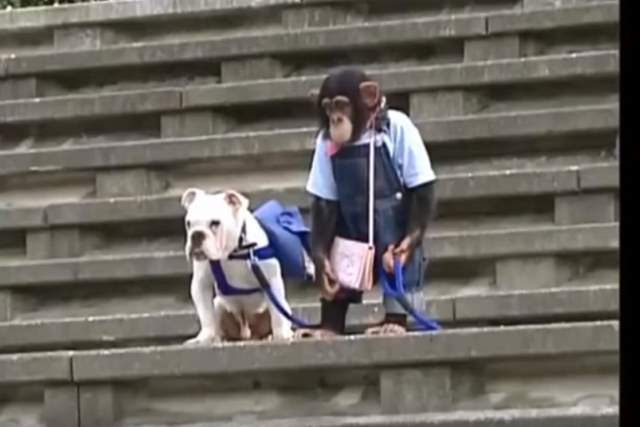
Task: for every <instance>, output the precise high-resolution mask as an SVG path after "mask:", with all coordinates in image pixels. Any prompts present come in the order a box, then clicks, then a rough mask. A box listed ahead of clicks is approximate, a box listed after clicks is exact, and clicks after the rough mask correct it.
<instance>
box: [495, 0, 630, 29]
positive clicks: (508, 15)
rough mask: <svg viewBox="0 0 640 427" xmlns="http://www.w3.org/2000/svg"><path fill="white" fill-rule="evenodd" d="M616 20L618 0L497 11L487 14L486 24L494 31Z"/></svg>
mask: <svg viewBox="0 0 640 427" xmlns="http://www.w3.org/2000/svg"><path fill="white" fill-rule="evenodd" d="M525 1H526V0H525ZM619 21H620V6H619V2H618V1H605V2H599V3H598V4H591V5H580V6H568V7H564V8H563V7H556V8H553V9H551V10H544V9H543V10H524V11H518V12H499V13H495V14H491V15H489V16H488V17H487V28H488V33H489V34H497V33H515V32H521V31H530V30H532V29H535V30H537V31H541V30H546V29H563V28H567V27H573V26H576V25H584V26H589V25H603V24H617V23H618V22H619Z"/></svg>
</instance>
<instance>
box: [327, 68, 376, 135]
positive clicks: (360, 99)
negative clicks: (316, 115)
mask: <svg viewBox="0 0 640 427" xmlns="http://www.w3.org/2000/svg"><path fill="white" fill-rule="evenodd" d="M316 100H317V101H316V102H317V105H318V107H319V110H320V126H321V128H322V129H323V130H325V131H327V132H328V134H329V137H330V138H331V141H332V142H333V143H335V144H339V145H342V144H346V143H349V142H354V141H356V140H357V139H358V138H359V137H360V136H361V134H362V132H363V131H364V130H365V129H366V127H367V125H368V121H369V118H370V117H371V115H372V113H373V112H374V111H375V109H376V107H377V106H378V105H379V103H380V89H379V86H378V84H377V83H375V82H373V81H371V80H370V79H369V78H368V77H367V76H366V74H364V73H363V72H362V71H359V70H356V69H343V70H340V71H337V72H334V73H332V74H330V75H329V76H328V77H327V78H326V79H325V80H324V82H323V83H322V86H321V88H320V92H319V94H318V95H317V98H316Z"/></svg>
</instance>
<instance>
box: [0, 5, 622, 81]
mask: <svg viewBox="0 0 640 427" xmlns="http://www.w3.org/2000/svg"><path fill="white" fill-rule="evenodd" d="M414 16H415V15H414ZM552 17H553V18H552ZM551 22H552V23H553V24H551V25H550V23H551ZM618 22H619V21H618V3H617V2H602V3H601V4H598V3H596V4H593V5H582V6H574V7H568V8H560V9H548V10H540V11H533V12H532V11H517V12H511V13H506V14H505V13H502V12H499V13H498V15H497V16H493V14H492V13H488V14H482V13H477V14H460V15H454V16H451V15H446V16H437V17H426V18H418V19H416V18H415V17H414V18H413V19H412V17H410V16H408V17H405V19H397V20H390V21H387V22H385V21H378V22H367V23H363V24H355V25H341V26H336V27H331V28H311V29H304V30H296V31H295V32H293V33H290V31H286V30H285V31H277V30H276V31H266V32H262V33H257V34H250V35H243V36H231V37H214V38H209V39H204V40H197V39H196V40H186V41H177V42H166V41H165V42H164V43H163V42H154V43H137V44H131V45H126V44H125V45H123V46H117V45H116V46H113V47H105V48H101V49H79V50H78V49H76V50H75V51H74V50H62V51H60V50H58V51H55V50H54V51H51V52H44V53H36V54H28V55H19V56H10V57H8V58H6V59H5V60H4V75H6V76H17V75H33V74H42V73H49V72H60V71H70V70H74V71H76V70H83V69H96V68H106V67H125V66H139V65H152V64H164V63H167V62H174V63H175V62H186V61H189V62H194V61H204V60H206V61H211V60H212V59H214V60H224V59H238V58H243V57H244V58H246V57H256V56H257V57H265V56H271V57H273V56H275V57H277V56H287V55H292V54H294V53H295V54H297V55H301V54H306V53H317V52H327V51H336V50H352V49H363V48H374V47H377V46H381V45H382V46H398V45H402V44H409V43H413V44H415V43H422V44H428V43H433V42H437V41H442V40H455V39H462V38H470V37H480V36H487V35H491V36H493V35H502V34H505V33H515V32H527V33H535V32H539V31H548V30H549V28H556V29H562V30H566V29H567V28H573V27H577V28H579V27H582V28H593V27H594V26H596V27H598V26H602V25H616V24H617V23H618ZM116 34H117V33H116ZM113 38H116V39H117V38H118V37H117V36H115V37H113Z"/></svg>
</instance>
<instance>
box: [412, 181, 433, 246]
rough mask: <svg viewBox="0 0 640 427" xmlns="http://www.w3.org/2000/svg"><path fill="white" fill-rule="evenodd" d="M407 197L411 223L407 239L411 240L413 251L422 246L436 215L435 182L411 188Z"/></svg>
mask: <svg viewBox="0 0 640 427" xmlns="http://www.w3.org/2000/svg"><path fill="white" fill-rule="evenodd" d="M407 197H408V198H409V200H408V201H407V203H408V205H409V221H408V223H407V232H406V236H405V238H407V237H408V238H409V239H410V240H411V249H414V248H416V247H417V246H419V245H420V244H422V240H423V239H424V235H425V233H426V232H427V226H428V225H429V222H430V221H431V219H432V218H433V215H434V213H435V207H436V196H435V181H431V182H428V183H426V184H421V185H418V186H416V187H413V188H410V189H409V190H408V191H407Z"/></svg>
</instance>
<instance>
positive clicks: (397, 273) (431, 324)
mask: <svg viewBox="0 0 640 427" xmlns="http://www.w3.org/2000/svg"><path fill="white" fill-rule="evenodd" d="M393 273H394V278H393V282H394V284H393V285H391V284H389V278H388V277H387V273H386V272H385V271H384V268H380V283H382V287H383V289H384V293H385V295H388V296H390V297H392V298H395V299H396V301H398V303H399V304H400V305H401V306H402V308H404V309H405V310H406V311H407V313H409V314H410V315H411V317H413V318H414V319H415V320H416V322H417V323H418V325H420V327H421V329H423V330H425V331H438V330H440V329H442V328H441V327H440V325H439V324H438V323H437V322H436V321H435V320H433V319H430V318H429V317H427V316H423V315H421V314H420V313H418V312H417V311H416V309H415V307H413V306H412V305H411V304H409V303H408V301H407V299H406V291H405V290H404V285H403V283H404V277H402V276H403V273H402V265H400V261H398V260H397V259H394V261H393Z"/></svg>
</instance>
